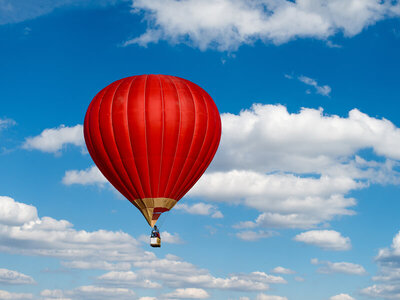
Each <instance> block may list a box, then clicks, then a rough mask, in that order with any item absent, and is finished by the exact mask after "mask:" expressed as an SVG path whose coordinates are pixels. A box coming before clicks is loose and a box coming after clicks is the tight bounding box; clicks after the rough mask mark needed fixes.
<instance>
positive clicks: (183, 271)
mask: <svg viewBox="0 0 400 300" xmlns="http://www.w3.org/2000/svg"><path fill="white" fill-rule="evenodd" d="M134 266H135V267H137V268H139V269H140V271H139V272H138V274H140V276H141V278H157V279H158V280H162V281H163V282H164V284H165V285H166V286H169V287H176V288H178V287H179V288H182V287H197V288H213V289H220V290H239V291H265V290H268V288H269V284H282V283H286V281H285V280H284V279H283V278H282V277H280V276H273V275H269V274H266V273H264V272H259V271H256V272H251V273H249V274H231V275H229V276H228V277H225V278H223V277H215V276H212V275H211V274H210V273H209V272H208V271H207V270H205V269H199V268H197V267H196V266H194V265H193V264H191V263H188V262H185V261H182V260H180V259H179V258H177V257H174V256H171V255H170V256H167V257H166V258H163V259H155V260H151V261H137V262H135V263H134Z"/></svg>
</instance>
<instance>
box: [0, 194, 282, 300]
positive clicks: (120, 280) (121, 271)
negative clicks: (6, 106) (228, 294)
mask: <svg viewBox="0 0 400 300" xmlns="http://www.w3.org/2000/svg"><path fill="white" fill-rule="evenodd" d="M4 203H6V204H7V205H8V206H10V207H15V206H16V204H19V205H17V206H18V209H19V210H18V212H19V214H22V215H28V216H29V217H24V218H19V219H20V220H21V221H19V222H17V223H16V224H7V222H4V220H2V216H1V215H0V252H6V253H12V254H21V255H33V256H46V257H54V258H58V259H62V260H63V261H62V262H61V263H62V265H63V266H65V267H68V268H76V269H105V270H111V271H110V272H108V273H106V274H103V275H101V276H99V277H98V278H97V279H96V281H97V283H100V284H101V285H98V286H84V287H79V288H76V289H73V290H65V291H63V290H44V291H42V294H41V295H42V296H43V297H44V298H45V299H81V298H82V299H107V297H110V295H111V294H112V293H115V295H118V298H119V299H131V298H129V297H132V295H133V291H131V290H130V289H128V288H127V287H128V286H129V287H131V286H136V287H141V288H159V287H160V286H167V287H171V288H212V289H220V290H240V291H265V290H268V288H269V285H270V284H284V283H286V281H285V280H284V279H283V278H282V277H280V276H273V275H269V274H266V273H264V272H259V271H255V272H251V273H248V274H243V273H242V274H230V275H229V276H226V277H216V276H213V275H212V274H210V272H209V271H208V270H206V269H200V268H198V267H196V266H195V265H193V264H191V263H189V262H185V261H183V260H181V259H180V258H179V257H176V256H174V255H170V254H169V255H166V257H165V258H163V259H160V258H157V257H156V255H155V254H154V253H151V252H146V251H143V249H141V247H140V244H139V242H138V241H137V240H135V239H134V238H133V237H131V236H130V235H128V234H126V233H124V232H112V231H106V230H98V231H93V232H87V231H85V230H76V229H74V228H73V225H72V224H71V223H69V222H68V221H66V220H56V219H53V218H51V217H39V216H38V215H37V212H36V208H34V210H33V212H34V213H31V214H26V213H25V212H24V210H28V211H32V208H33V207H32V206H28V205H24V204H22V203H18V202H16V201H14V200H12V199H11V198H8V197H6V201H4ZM7 205H6V206H5V209H7ZM3 217H4V216H3ZM16 218H17V219H18V214H16ZM6 220H7V219H6ZM171 236H172V237H173V238H176V235H171ZM163 240H164V241H165V240H168V237H165V236H164V237H163ZM131 268H134V270H131ZM3 271H4V272H3ZM12 272H13V271H11V273H10V271H9V270H0V281H1V278H7V280H8V281H10V282H11V281H12V280H13V281H14V283H17V281H18V282H19V283H21V284H22V281H24V282H25V283H33V279H31V278H30V277H29V276H27V275H24V274H20V273H12ZM7 274H8V275H7ZM25 276H27V277H25ZM154 278H157V280H158V282H154V281H153V280H154ZM4 280H6V279H4ZM119 295H120V296H119ZM25 296H26V295H25V294H24V297H25ZM7 297H8V296H7ZM124 297H125V298H124ZM0 298H1V297H0ZM2 299H3V298H2ZM5 299H7V298H5Z"/></svg>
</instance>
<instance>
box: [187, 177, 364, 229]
mask: <svg viewBox="0 0 400 300" xmlns="http://www.w3.org/2000/svg"><path fill="white" fill-rule="evenodd" d="M361 186H362V185H361V184H359V183H357V182H356V181H355V180H353V179H351V178H346V177H329V176H323V177H320V178H310V177H309V178H303V177H299V176H295V175H292V174H282V175H279V174H261V173H258V172H254V171H245V170H233V171H227V172H214V173H210V174H205V175H204V178H202V179H200V181H199V182H198V183H197V184H196V185H195V187H194V188H193V190H192V191H191V192H190V195H191V196H203V197H206V198H208V199H210V200H214V201H226V202H234V203H235V202H236V203H242V204H244V205H246V206H249V207H252V208H255V209H257V210H259V211H261V212H265V213H263V214H261V215H260V216H259V217H258V219H257V220H256V223H254V224H251V223H245V224H239V225H238V226H236V227H238V228H240V227H242V228H243V227H244V228H246V227H255V226H264V227H292V228H296V227H300V228H310V227H312V226H315V225H316V224H318V223H320V222H323V221H327V220H331V219H332V218H333V217H334V216H337V215H352V214H354V212H353V211H352V210H350V209H348V208H349V207H351V206H354V205H355V204H356V201H355V200H354V199H353V198H346V197H343V196H342V195H341V194H344V193H347V192H348V191H350V190H351V189H356V188H359V187H361Z"/></svg>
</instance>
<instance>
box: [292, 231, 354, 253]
mask: <svg viewBox="0 0 400 300" xmlns="http://www.w3.org/2000/svg"><path fill="white" fill-rule="evenodd" d="M294 240H295V241H298V242H303V243H306V244H310V245H314V246H318V247H321V248H323V249H325V250H333V251H344V250H349V249H350V248H351V243H350V238H348V237H343V236H342V235H341V234H340V232H337V231H334V230H310V231H307V232H302V233H300V234H298V235H296V236H295V237H294Z"/></svg>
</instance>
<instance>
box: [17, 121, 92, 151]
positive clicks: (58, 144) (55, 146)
mask: <svg viewBox="0 0 400 300" xmlns="http://www.w3.org/2000/svg"><path fill="white" fill-rule="evenodd" d="M68 144H72V145H75V146H78V147H84V145H85V141H84V138H83V126H82V125H76V126H74V127H67V126H64V125H60V126H59V127H57V128H50V129H45V130H43V131H42V133H41V134H40V135H38V136H34V137H28V138H26V139H25V143H24V144H23V146H22V147H23V148H24V149H28V150H39V151H43V152H50V153H59V151H60V150H61V149H62V148H63V147H65V146H66V145H68Z"/></svg>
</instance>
